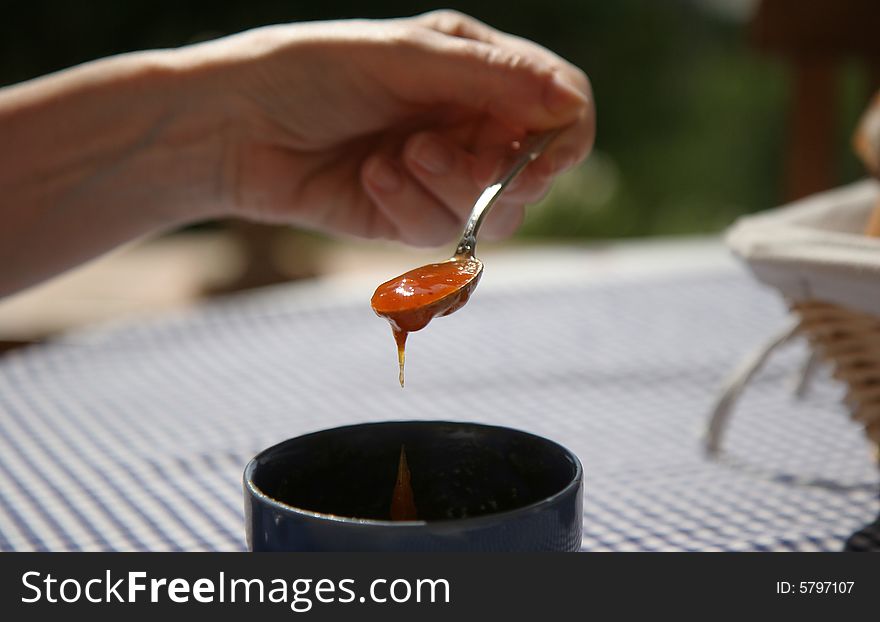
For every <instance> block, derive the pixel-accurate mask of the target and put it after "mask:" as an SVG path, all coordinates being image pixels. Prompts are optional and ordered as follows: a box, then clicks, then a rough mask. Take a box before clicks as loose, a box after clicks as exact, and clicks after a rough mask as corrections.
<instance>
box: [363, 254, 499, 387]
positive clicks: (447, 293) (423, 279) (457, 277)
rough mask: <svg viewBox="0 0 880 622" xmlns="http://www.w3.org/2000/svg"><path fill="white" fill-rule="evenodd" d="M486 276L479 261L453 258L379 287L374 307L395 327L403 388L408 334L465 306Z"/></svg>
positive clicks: (392, 329)
mask: <svg viewBox="0 0 880 622" xmlns="http://www.w3.org/2000/svg"><path fill="white" fill-rule="evenodd" d="M482 273H483V264H482V262H480V261H479V260H478V259H475V258H473V257H464V258H458V257H453V258H452V259H450V260H448V261H443V262H440V263H431V264H428V265H426V266H422V267H421V268H416V269H415V270H410V271H409V272H406V273H404V274H401V275H400V276H398V277H396V278H393V279H391V280H390V281H387V282H385V283H382V284H381V285H380V286H379V287H377V288H376V292H375V293H374V294H373V298H372V299H371V300H370V305H371V306H372V307H373V311H375V312H376V315H378V316H380V317H384V318H385V319H387V320H388V322H389V323H390V324H391V331H392V332H393V334H394V341H395V342H396V343H397V361H398V365H399V366H400V386H401V387H402V386H403V366H404V360H405V348H406V337H407V335H408V334H409V333H411V332H414V331H417V330H421V329H423V328H424V327H425V326H427V325H428V322H430V321H431V320H432V319H434V318H435V317H440V316H444V315H449V314H450V313H452V312H454V311H457V310H458V309H460V308H461V307H462V306H464V304H465V303H466V302H467V301H468V298H469V297H470V295H471V292H472V291H473V289H474V288H475V287H476V286H477V283H478V282H479V280H480V275H481V274H482Z"/></svg>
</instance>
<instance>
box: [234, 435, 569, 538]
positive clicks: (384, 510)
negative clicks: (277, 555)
mask: <svg viewBox="0 0 880 622" xmlns="http://www.w3.org/2000/svg"><path fill="white" fill-rule="evenodd" d="M401 446H404V447H405V449H406V455H407V461H408V464H409V469H410V473H411V482H412V492H413V496H414V498H415V505H416V510H417V516H418V520H415V521H403V522H395V521H392V520H391V519H390V506H391V498H392V494H393V491H394V484H395V482H396V479H397V471H398V460H399V457H400V448H401ZM244 498H245V523H246V524H245V529H246V532H247V542H248V547H249V548H250V549H251V550H252V551H577V550H578V549H579V548H580V544H581V528H582V527H581V526H582V512H583V509H582V508H583V469H582V467H581V463H580V461H579V460H578V459H577V457H576V456H575V455H574V454H573V453H571V452H570V451H568V450H567V449H565V448H564V447H562V446H560V445H558V444H556V443H554V442H552V441H549V440H547V439H545V438H541V437H540V436H535V435H534V434H528V433H526V432H522V431H519V430H513V429H510V428H503V427H496V426H488V425H480V424H475V423H454V422H448V421H393V422H386V423H369V424H362V425H353V426H346V427H341V428H334V429H331V430H324V431H322V432H315V433H314V434H307V435H305V436H300V437H297V438H293V439H289V440H287V441H284V442H283V443H280V444H278V445H275V446H274V447H270V448H269V449H266V450H265V451H263V452H261V453H260V454H258V455H257V456H256V457H255V458H254V459H253V460H251V461H250V463H248V465H247V467H246V468H245V472H244Z"/></svg>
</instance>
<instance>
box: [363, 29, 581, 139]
mask: <svg viewBox="0 0 880 622" xmlns="http://www.w3.org/2000/svg"><path fill="white" fill-rule="evenodd" d="M418 35H419V36H418V37H415V36H413V37H411V40H408V41H403V42H401V43H400V44H399V45H398V46H396V49H395V55H394V57H393V59H392V60H390V61H388V59H387V57H385V58H383V61H382V66H381V67H380V66H376V67H375V68H374V69H375V71H376V73H377V75H393V79H394V86H395V91H396V93H397V94H398V96H400V97H402V99H403V100H404V101H405V102H407V103H410V104H414V105H420V106H435V105H437V104H441V103H442V104H452V105H456V106H464V107H467V108H469V109H471V110H477V111H481V112H483V113H485V114H488V115H491V116H493V117H497V118H498V119H501V120H503V121H505V122H506V123H508V124H509V125H511V126H513V127H522V128H525V129H529V130H542V129H550V128H554V127H560V126H563V125H567V124H569V123H572V122H574V121H575V120H577V118H578V117H580V116H581V115H583V114H584V112H585V110H586V109H587V108H588V107H589V101H588V98H587V95H586V94H585V93H584V92H583V91H582V90H581V89H579V88H578V87H577V86H576V85H575V84H573V83H572V82H571V80H570V79H568V78H567V77H566V75H564V74H563V73H562V72H561V71H560V67H559V66H558V65H553V64H550V63H547V62H546V61H544V60H543V59H542V58H540V57H537V56H535V55H525V54H522V53H520V52H517V51H515V50H511V49H509V48H504V47H501V46H496V45H493V44H490V43H485V42H482V41H475V40H469V39H461V38H458V37H450V36H448V35H444V34H441V33H439V32H436V31H433V30H428V29H425V30H424V31H420V32H419V33H418ZM407 45H408V47H406V46H407ZM389 62H396V63H406V66H405V67H398V68H397V71H394V70H393V68H389V66H388V63H389ZM412 67H418V68H419V70H418V71H412ZM389 79H391V78H389Z"/></svg>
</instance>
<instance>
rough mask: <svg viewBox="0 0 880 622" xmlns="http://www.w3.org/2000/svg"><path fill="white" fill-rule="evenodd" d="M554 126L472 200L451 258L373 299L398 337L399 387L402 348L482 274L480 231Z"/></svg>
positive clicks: (460, 301) (455, 304) (459, 302)
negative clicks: (413, 332)
mask: <svg viewBox="0 0 880 622" xmlns="http://www.w3.org/2000/svg"><path fill="white" fill-rule="evenodd" d="M559 132H560V130H558V129H556V130H551V131H548V132H544V133H542V134H535V135H533V136H531V137H529V138H528V139H526V140H525V141H524V142H523V143H521V144H520V147H519V149H520V150H521V153H520V154H519V156H518V157H517V158H516V160H515V161H514V162H513V164H511V166H510V168H509V169H508V170H507V171H506V173H505V174H504V175H503V176H502V177H501V178H500V179H499V180H498V181H496V182H495V183H494V184H492V185H491V186H489V187H488V188H486V189H485V190H483V192H482V193H481V194H480V196H479V198H478V199H477V201H476V203H474V207H473V209H472V210H471V215H470V217H469V218H468V220H467V223H466V224H465V227H464V232H463V233H462V235H461V240H460V241H459V243H458V246H457V247H456V249H455V254H454V255H453V256H452V257H451V258H449V259H448V260H447V261H444V262H441V263H436V264H428V265H426V266H422V267H420V268H416V269H415V270H410V271H409V272H406V273H404V274H402V275H400V276H398V277H396V278H394V279H391V280H390V281H386V282H385V283H383V284H382V285H380V286H379V287H378V288H376V292H375V293H374V294H373V298H372V300H371V301H370V302H371V305H372V307H373V311H374V312H375V313H376V315H378V316H380V317H384V318H385V319H387V320H388V321H389V322H390V323H391V330H392V332H393V333H394V340H395V341H396V342H397V357H398V363H399V366H400V386H403V366H404V350H405V344H406V337H407V335H408V334H409V333H410V332H412V331H416V330H421V329H422V328H424V327H425V326H427V324H428V322H430V321H431V320H432V319H433V318H435V317H438V316H443V315H449V314H450V313H453V312H455V311H457V310H458V309H460V308H461V307H463V306H464V304H465V303H466V302H467V301H468V298H470V295H471V292H472V291H473V290H474V288H475V287H476V286H477V283H478V282H479V280H480V276H482V274H483V262H481V261H480V260H479V259H477V258H476V257H475V256H474V251H475V250H476V247H477V234H478V233H479V231H480V227H481V226H482V224H483V221H484V220H485V219H486V216H487V215H488V214H489V210H490V209H491V208H492V206H493V205H494V204H495V202H496V201H497V200H498V197H500V196H501V193H502V192H504V190H505V189H506V188H507V187H508V186H509V185H510V184H511V183H512V182H513V180H514V179H516V178H517V176H518V175H519V174H520V173H521V172H522V171H523V169H525V167H526V166H528V164H529V163H530V162H532V161H533V160H535V159H536V158H537V157H538V156H539V155H541V153H542V152H543V151H544V149H546V148H547V146H548V145H549V144H550V143H551V142H552V141H553V139H554V138H556V136H557V135H558V134H559Z"/></svg>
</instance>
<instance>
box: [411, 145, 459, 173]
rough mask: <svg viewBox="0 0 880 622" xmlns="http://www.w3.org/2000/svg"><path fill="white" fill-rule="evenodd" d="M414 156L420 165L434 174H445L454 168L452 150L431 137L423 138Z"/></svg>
mask: <svg viewBox="0 0 880 622" xmlns="http://www.w3.org/2000/svg"><path fill="white" fill-rule="evenodd" d="M412 157H413V159H414V160H415V161H416V163H417V164H418V165H419V166H421V167H422V168H423V169H425V170H426V171H428V172H429V173H433V174H434V175H445V174H446V173H448V172H449V171H450V170H452V159H453V156H452V152H451V151H450V150H449V149H448V148H447V147H446V146H445V145H443V144H441V143H439V142H438V141H436V140H433V139H431V138H422V139H421V140H420V141H419V143H418V144H417V145H416V148H415V152H414V153H413V154H412Z"/></svg>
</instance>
